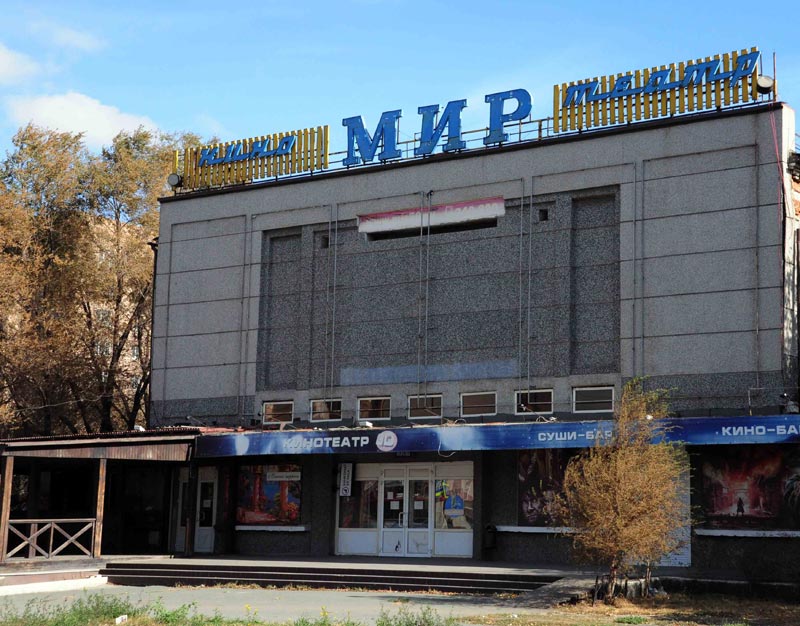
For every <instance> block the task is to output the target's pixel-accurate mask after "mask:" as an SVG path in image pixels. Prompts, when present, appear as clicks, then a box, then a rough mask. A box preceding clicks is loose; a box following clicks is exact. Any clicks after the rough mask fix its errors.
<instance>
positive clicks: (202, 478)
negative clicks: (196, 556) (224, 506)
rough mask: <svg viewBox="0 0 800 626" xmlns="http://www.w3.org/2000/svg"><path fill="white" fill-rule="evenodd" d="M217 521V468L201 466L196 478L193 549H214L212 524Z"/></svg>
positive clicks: (204, 550)
mask: <svg viewBox="0 0 800 626" xmlns="http://www.w3.org/2000/svg"><path fill="white" fill-rule="evenodd" d="M216 521H217V468H216V467H201V468H199V476H198V480H197V517H196V518H195V530H194V551H195V552H206V553H208V552H213V551H214V524H215V523H216Z"/></svg>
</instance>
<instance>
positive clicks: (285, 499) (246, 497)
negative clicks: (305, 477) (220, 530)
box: [236, 465, 301, 526]
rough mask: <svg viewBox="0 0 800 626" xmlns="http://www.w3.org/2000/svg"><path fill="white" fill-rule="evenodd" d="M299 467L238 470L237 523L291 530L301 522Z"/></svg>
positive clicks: (258, 466)
mask: <svg viewBox="0 0 800 626" xmlns="http://www.w3.org/2000/svg"><path fill="white" fill-rule="evenodd" d="M300 479H301V471H300V466H299V465H243V466H242V467H240V468H239V491H238V501H237V506H236V521H237V523H239V524H263V525H270V526H292V525H295V524H298V523H299V522H300V501H301V481H300Z"/></svg>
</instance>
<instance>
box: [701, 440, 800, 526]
mask: <svg viewBox="0 0 800 626" xmlns="http://www.w3.org/2000/svg"><path fill="white" fill-rule="evenodd" d="M699 470H700V471H699V472H697V473H698V474H699V479H700V494H699V495H700V499H701V503H700V504H701V507H702V517H703V526H705V527H706V528H719V529H752V530H770V529H774V530H778V529H781V530H796V529H800V450H798V449H797V448H796V447H794V446H792V447H788V446H772V445H770V446H736V447H732V446H725V447H724V448H718V449H714V450H704V451H703V452H702V454H701V455H700V457H699Z"/></svg>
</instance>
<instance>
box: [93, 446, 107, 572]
mask: <svg viewBox="0 0 800 626" xmlns="http://www.w3.org/2000/svg"><path fill="white" fill-rule="evenodd" d="M107 463H108V459H100V461H99V464H98V466H97V507H96V508H95V511H96V513H95V522H94V538H93V540H92V556H93V557H94V558H96V559H99V558H100V554H101V548H102V545H103V515H104V512H105V504H106V464H107Z"/></svg>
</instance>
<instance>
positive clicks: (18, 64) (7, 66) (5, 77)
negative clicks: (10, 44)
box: [0, 43, 40, 85]
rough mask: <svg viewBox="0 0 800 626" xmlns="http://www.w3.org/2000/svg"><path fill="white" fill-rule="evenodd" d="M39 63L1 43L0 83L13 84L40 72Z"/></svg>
mask: <svg viewBox="0 0 800 626" xmlns="http://www.w3.org/2000/svg"><path fill="white" fill-rule="evenodd" d="M39 70H40V67H39V64H38V63H36V61H34V60H33V59H31V58H30V57H29V56H27V55H24V54H22V53H21V52H15V51H14V50H11V49H9V48H6V47H5V46H4V45H3V44H2V43H0V85H12V84H14V83H18V82H20V81H22V80H24V79H26V78H28V77H29V76H32V75H34V74H36V73H37V72H39Z"/></svg>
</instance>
